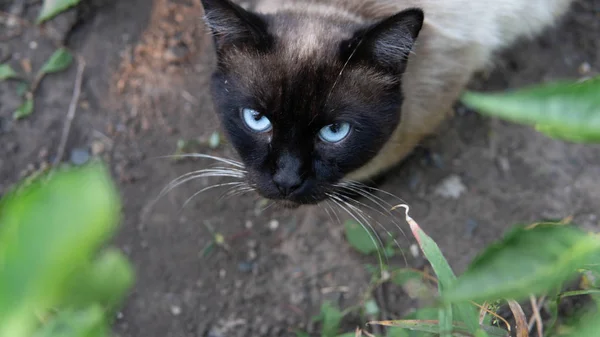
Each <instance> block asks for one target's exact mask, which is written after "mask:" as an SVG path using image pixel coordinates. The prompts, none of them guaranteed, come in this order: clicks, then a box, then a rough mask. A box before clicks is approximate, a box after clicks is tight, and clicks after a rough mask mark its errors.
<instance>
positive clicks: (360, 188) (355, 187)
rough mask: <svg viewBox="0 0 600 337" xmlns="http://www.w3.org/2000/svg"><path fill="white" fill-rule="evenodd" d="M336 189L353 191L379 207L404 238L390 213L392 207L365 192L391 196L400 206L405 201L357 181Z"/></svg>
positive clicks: (345, 183)
mask: <svg viewBox="0 0 600 337" xmlns="http://www.w3.org/2000/svg"><path fill="white" fill-rule="evenodd" d="M336 186H337V187H340V188H346V189H348V190H349V191H353V192H355V193H358V194H360V195H362V196H363V197H365V198H367V199H369V200H370V201H372V202H373V203H374V204H375V205H377V206H379V207H381V209H382V210H383V211H384V212H385V213H386V214H387V215H388V216H389V217H390V218H391V219H392V222H393V223H394V225H395V226H396V228H398V230H399V231H400V233H402V235H403V236H404V237H405V238H406V237H407V236H406V233H405V232H404V230H403V229H402V227H401V224H400V222H398V220H397V218H396V216H395V215H394V213H393V212H392V209H393V206H392V205H391V204H390V203H388V202H387V201H385V200H384V199H382V198H380V197H378V196H377V195H375V194H374V193H372V192H369V191H367V190H372V191H376V192H381V193H383V194H385V195H388V196H391V197H393V198H394V199H396V200H398V201H400V203H402V204H407V202H406V201H404V200H403V199H402V198H400V197H398V196H396V195H394V194H392V193H389V192H387V191H384V190H382V189H379V188H375V187H369V186H367V185H365V184H362V183H360V182H357V181H352V180H348V181H344V182H342V183H341V184H338V185H336Z"/></svg>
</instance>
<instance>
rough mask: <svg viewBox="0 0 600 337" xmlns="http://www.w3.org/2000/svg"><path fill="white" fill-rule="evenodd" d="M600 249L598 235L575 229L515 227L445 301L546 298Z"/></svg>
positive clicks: (486, 251)
mask: <svg viewBox="0 0 600 337" xmlns="http://www.w3.org/2000/svg"><path fill="white" fill-rule="evenodd" d="M599 249H600V240H599V239H598V237H597V236H592V235H589V234H587V233H584V232H582V231H580V230H578V229H576V228H575V227H573V226H566V225H556V224H540V225H538V226H536V227H534V228H533V229H526V228H524V227H517V228H516V229H514V230H512V231H511V232H509V233H508V234H507V235H506V236H505V238H504V239H503V240H501V241H500V242H498V243H496V244H494V245H491V246H489V247H488V248H487V249H486V250H485V251H484V252H483V253H482V254H481V255H480V256H479V257H478V258H477V259H475V261H473V263H472V264H471V266H470V267H469V268H468V270H467V271H466V272H465V273H464V274H463V275H462V276H461V277H460V278H459V279H458V280H457V282H456V283H454V285H453V286H452V287H450V288H449V289H447V291H446V292H445V293H444V295H443V300H444V301H446V302H455V301H469V300H473V301H477V300H496V299H503V298H510V299H515V300H522V299H526V298H528V297H529V296H530V295H531V294H534V295H537V294H542V293H544V292H547V291H549V290H551V289H553V288H555V287H557V286H559V285H560V284H562V283H563V282H564V281H566V280H568V279H569V278H570V277H572V276H573V275H574V274H575V273H576V271H577V269H579V268H581V266H582V265H584V264H585V263H586V262H587V261H588V257H589V256H590V254H593V253H595V252H597V251H598V250H599Z"/></svg>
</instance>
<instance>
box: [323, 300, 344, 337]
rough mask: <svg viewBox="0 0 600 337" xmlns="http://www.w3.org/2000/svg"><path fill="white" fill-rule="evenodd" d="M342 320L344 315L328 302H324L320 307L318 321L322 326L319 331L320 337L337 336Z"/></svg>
mask: <svg viewBox="0 0 600 337" xmlns="http://www.w3.org/2000/svg"><path fill="white" fill-rule="evenodd" d="M342 318H344V315H343V314H342V312H341V311H340V310H339V309H338V308H336V307H334V306H333V305H331V303H329V302H324V303H323V304H322V305H321V315H320V321H321V322H322V324H323V327H322V329H321V336H323V337H335V336H337V334H338V330H339V329H340V324H341V322H342Z"/></svg>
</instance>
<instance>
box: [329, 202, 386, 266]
mask: <svg viewBox="0 0 600 337" xmlns="http://www.w3.org/2000/svg"><path fill="white" fill-rule="evenodd" d="M327 196H328V197H329V198H330V200H331V201H333V202H334V203H335V204H337V205H338V206H339V207H340V208H341V209H343V210H344V211H346V213H348V215H350V216H351V217H352V218H353V219H354V220H356V222H358V223H359V224H360V225H361V226H362V227H363V228H364V230H365V231H366V232H367V233H368V234H369V238H370V239H371V241H372V242H373V244H374V245H375V247H381V250H383V249H384V246H383V241H381V238H380V237H379V235H378V234H377V232H376V231H375V229H374V228H373V226H371V224H370V223H369V221H367V219H366V218H365V217H364V216H363V215H362V214H361V213H357V214H355V213H353V212H352V210H353V209H354V210H355V209H356V207H353V206H352V205H349V204H348V203H347V202H345V201H344V200H343V199H341V198H339V197H338V196H336V195H334V194H327ZM344 205H346V206H349V207H345V206H344ZM358 218H361V219H362V220H363V221H360V220H359V219H358ZM365 225H366V226H368V228H367V227H365ZM371 233H373V234H374V235H375V237H376V238H377V241H375V239H374V238H373V234H371ZM378 243H379V244H378ZM377 257H378V259H379V266H380V268H381V269H383V266H384V264H383V259H382V257H381V251H380V250H379V248H377Z"/></svg>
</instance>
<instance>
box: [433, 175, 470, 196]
mask: <svg viewBox="0 0 600 337" xmlns="http://www.w3.org/2000/svg"><path fill="white" fill-rule="evenodd" d="M466 191H467V187H466V186H465V184H463V182H462V179H461V178H460V177H459V176H457V175H451V176H449V177H448V178H446V179H444V180H443V181H442V182H441V183H440V184H439V185H438V186H437V187H436V189H435V191H434V192H435V194H437V195H439V196H441V197H444V198H450V199H458V198H459V197H460V196H461V195H462V194H463V193H465V192H466Z"/></svg>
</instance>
